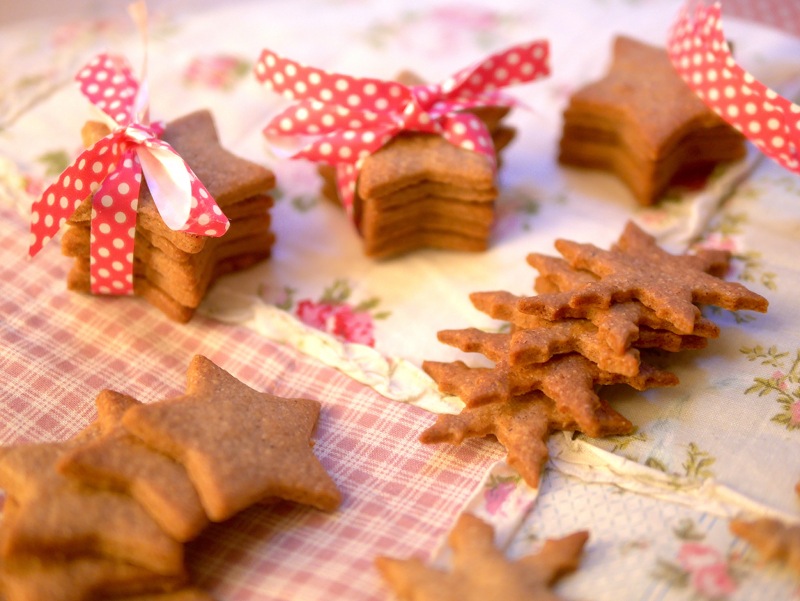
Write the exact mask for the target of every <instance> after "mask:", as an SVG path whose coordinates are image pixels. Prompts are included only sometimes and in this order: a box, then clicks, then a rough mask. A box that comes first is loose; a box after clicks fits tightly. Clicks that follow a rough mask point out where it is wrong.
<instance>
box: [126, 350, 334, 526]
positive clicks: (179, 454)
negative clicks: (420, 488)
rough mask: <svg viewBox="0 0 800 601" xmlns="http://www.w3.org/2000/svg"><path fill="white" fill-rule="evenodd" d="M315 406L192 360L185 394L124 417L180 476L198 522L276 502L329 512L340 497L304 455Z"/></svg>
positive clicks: (200, 359)
mask: <svg viewBox="0 0 800 601" xmlns="http://www.w3.org/2000/svg"><path fill="white" fill-rule="evenodd" d="M320 408H321V406H320V403H319V402H317V401H313V400H309V399H284V398H280V397H276V396H274V395H271V394H269V393H265V392H264V393H262V392H257V391H255V390H253V389H252V388H250V387H249V386H247V385H245V384H243V383H242V382H240V381H239V380H237V379H236V378H234V377H233V376H232V375H230V374H229V373H228V372H226V371H225V370H223V369H221V368H219V367H217V366H216V365H214V364H213V363H212V362H211V361H209V360H208V359H206V358H205V357H202V356H200V355H197V356H195V357H194V358H193V359H192V362H191V363H190V365H189V369H188V373H187V385H186V394H185V395H183V396H180V397H176V398H172V399H166V400H163V401H160V402H157V403H150V404H147V405H139V406H136V407H133V408H131V409H129V410H128V411H127V412H126V413H125V415H124V416H123V418H122V422H123V425H124V426H125V428H127V429H128V430H129V431H130V432H131V433H133V434H135V435H136V436H138V437H139V438H141V439H142V440H144V441H145V443H147V444H148V445H150V446H151V447H153V448H154V449H157V450H158V451H160V452H162V453H164V454H166V455H169V456H170V457H172V458H173V459H175V460H176V461H178V462H179V463H181V464H183V466H184V467H185V468H186V471H187V473H188V474H189V478H190V479H191V480H192V482H193V484H194V486H195V488H196V490H197V492H198V495H199V497H200V501H201V502H202V504H203V507H204V508H205V510H206V514H207V515H208V516H209V518H210V519H211V520H212V521H222V520H225V519H227V518H229V517H231V516H232V515H234V514H235V513H237V512H239V511H240V510H242V509H244V508H245V507H247V506H249V505H251V504H253V503H256V502H259V501H261V500H264V499H266V498H271V497H277V498H281V499H286V500H290V501H295V502H298V503H303V504H308V505H312V506H314V507H317V508H319V509H322V510H326V511H330V510H333V509H335V508H336V507H338V506H339V504H340V502H341V495H340V493H339V491H338V489H337V488H336V485H335V484H334V482H333V480H332V479H331V478H330V476H329V475H328V474H327V472H326V471H325V469H324V468H323V467H322V464H320V462H319V460H318V459H317V457H316V456H315V455H314V453H313V452H312V448H311V435H312V433H313V431H314V428H315V426H316V423H317V419H318V417H319V412H320Z"/></svg>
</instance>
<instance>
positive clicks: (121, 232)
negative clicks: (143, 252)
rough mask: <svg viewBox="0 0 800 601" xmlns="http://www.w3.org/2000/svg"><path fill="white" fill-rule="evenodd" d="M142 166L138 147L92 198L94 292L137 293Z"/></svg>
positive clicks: (128, 151)
mask: <svg viewBox="0 0 800 601" xmlns="http://www.w3.org/2000/svg"><path fill="white" fill-rule="evenodd" d="M140 170H141V167H140V165H139V159H138V157H137V156H136V151H135V150H134V149H129V150H127V151H126V152H125V154H124V157H123V161H122V162H121V165H120V167H119V169H117V170H116V171H114V173H112V174H111V175H110V176H108V178H106V180H105V181H104V182H103V183H102V185H101V186H100V188H99V189H98V190H97V192H96V193H95V195H94V197H93V198H92V222H91V234H92V242H91V247H90V259H89V277H90V282H91V291H92V294H115V295H124V294H133V268H134V254H133V251H134V240H135V238H136V215H137V209H138V206H139V188H140V185H141V184H140V182H141V176H140Z"/></svg>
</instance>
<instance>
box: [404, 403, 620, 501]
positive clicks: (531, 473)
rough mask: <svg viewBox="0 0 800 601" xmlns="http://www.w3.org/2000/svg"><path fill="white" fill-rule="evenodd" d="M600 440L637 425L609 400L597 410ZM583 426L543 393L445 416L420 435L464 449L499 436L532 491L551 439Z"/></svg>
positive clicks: (429, 441) (428, 440)
mask: <svg viewBox="0 0 800 601" xmlns="http://www.w3.org/2000/svg"><path fill="white" fill-rule="evenodd" d="M589 421H591V423H592V424H593V425H592V432H593V435H594V436H597V437H602V436H621V435H624V434H630V433H631V432H632V431H633V425H632V424H631V422H630V421H628V420H627V419H626V418H625V417H623V416H622V415H620V414H619V413H617V412H616V411H614V409H612V408H611V406H610V405H609V404H608V403H607V402H606V401H604V400H603V399H598V402H597V403H596V404H594V406H593V407H592V409H591V419H590V420H589ZM579 429H580V427H579V426H578V423H577V422H576V421H575V418H574V417H573V416H572V414H571V412H570V411H564V410H562V409H559V408H558V407H557V406H556V404H555V403H554V402H553V400H552V399H549V398H548V397H547V396H545V395H544V394H543V393H541V392H532V393H529V394H526V395H521V396H514V397H509V398H508V399H506V400H504V401H501V402H497V403H491V404H487V405H482V406H479V407H467V408H466V409H464V410H463V411H461V413H459V414H457V415H449V414H444V415H440V416H439V417H438V418H437V419H436V422H435V423H434V424H433V425H432V426H430V427H429V428H428V429H426V430H425V431H423V432H422V434H421V435H420V442H422V443H424V444H437V443H449V444H453V445H459V444H461V443H462V442H463V441H464V440H465V439H467V438H483V437H485V436H489V435H493V436H495V437H496V438H497V441H498V442H499V443H500V444H501V445H503V446H504V447H505V449H506V451H507V453H508V456H507V458H506V461H507V462H508V465H510V466H511V467H513V468H514V469H515V470H517V472H518V473H519V475H520V476H521V477H522V479H523V480H525V482H527V483H528V485H529V486H531V487H532V488H537V487H538V486H539V479H540V476H541V473H542V468H543V467H544V464H545V462H546V461H547V457H548V452H547V440H548V439H549V438H550V435H551V434H553V433H554V432H561V431H574V430H579Z"/></svg>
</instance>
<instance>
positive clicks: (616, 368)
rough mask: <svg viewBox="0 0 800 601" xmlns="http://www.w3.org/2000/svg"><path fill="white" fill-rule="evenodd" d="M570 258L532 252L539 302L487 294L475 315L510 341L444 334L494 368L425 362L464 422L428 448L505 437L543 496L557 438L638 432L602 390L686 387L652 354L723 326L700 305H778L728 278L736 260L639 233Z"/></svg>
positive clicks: (447, 419) (573, 247)
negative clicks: (680, 251)
mask: <svg viewBox="0 0 800 601" xmlns="http://www.w3.org/2000/svg"><path fill="white" fill-rule="evenodd" d="M556 248H557V249H558V250H559V252H560V253H561V254H562V256H563V259H562V258H557V257H549V256H546V255H540V254H531V255H530V256H529V257H528V262H529V263H530V264H531V265H533V266H534V267H536V268H537V269H538V271H539V277H538V278H537V280H536V290H537V292H539V294H538V295H536V296H530V297H519V296H515V295H513V294H511V293H509V292H505V291H494V292H477V293H473V294H472V295H471V297H470V298H471V300H472V302H473V305H474V306H475V307H476V308H477V309H479V310H481V311H483V312H485V313H486V314H488V315H489V316H491V317H493V318H495V319H500V320H505V321H507V322H508V327H507V328H504V329H503V330H506V329H507V330H508V331H501V332H500V333H491V332H483V331H480V330H477V329H475V328H468V329H462V330H443V331H441V332H439V340H440V341H442V342H444V343H445V344H449V345H452V346H455V347H457V348H459V349H460V350H462V351H465V352H478V353H481V354H483V355H485V356H486V357H487V358H488V359H490V360H491V361H492V362H493V363H494V366H493V367H469V366H467V365H466V364H465V363H464V362H462V361H454V362H452V363H442V362H435V361H425V362H424V363H423V368H424V369H425V371H426V372H427V373H428V374H429V375H430V376H431V377H432V378H433V379H434V380H435V381H436V383H437V384H438V386H439V390H440V391H441V392H443V393H446V394H452V395H455V396H458V397H460V398H461V400H462V401H464V403H465V405H466V407H465V409H464V410H463V411H462V412H461V414H459V415H443V416H440V417H439V419H438V420H437V422H436V423H435V424H434V425H433V426H432V427H431V428H429V429H428V430H426V431H425V432H424V433H423V434H422V436H421V440H422V441H423V442H426V443H434V442H451V443H455V444H458V443H460V442H461V441H462V440H463V439H464V438H466V437H472V436H485V435H487V434H494V435H496V437H497V438H498V440H499V441H500V442H501V443H502V444H503V445H504V446H505V447H506V449H507V450H508V462H509V464H510V465H512V466H514V467H515V468H516V469H517V470H518V471H519V472H520V475H521V476H522V477H523V478H524V479H525V480H526V481H527V482H528V483H529V484H530V485H531V486H534V487H535V486H537V484H538V481H539V476H540V472H541V468H542V465H543V463H544V461H545V460H546V458H547V447H546V440H547V438H548V436H549V435H550V433H551V432H554V431H557V430H578V431H580V432H583V433H585V434H587V435H589V436H592V437H602V436H609V435H620V434H627V433H630V431H631V430H632V428H633V426H632V424H631V423H630V421H628V420H627V419H626V418H625V417H623V416H622V415H620V414H619V413H617V412H616V411H614V410H613V409H612V408H611V407H610V406H609V405H608V403H607V402H605V401H604V400H603V399H602V398H600V396H599V395H598V392H597V390H598V388H599V387H600V386H604V385H609V384H628V385H630V386H632V387H633V388H635V389H637V390H645V389H648V388H652V387H657V386H675V385H677V384H678V378H677V377H676V376H675V375H674V374H672V373H671V372H668V371H665V370H662V369H659V368H657V367H655V366H654V365H653V364H652V363H649V362H648V360H647V357H646V353H647V352H648V349H659V350H661V351H670V352H675V351H681V350H685V349H699V348H703V347H705V346H706V344H707V340H708V339H709V338H714V337H717V336H718V335H719V328H718V327H717V326H716V325H714V324H713V323H712V322H710V321H709V320H707V319H706V318H704V317H703V316H702V315H701V314H700V309H699V307H698V305H714V306H717V307H722V308H724V309H728V310H731V311H736V310H740V309H747V310H753V311H761V312H764V311H766V310H767V301H766V300H765V299H764V298H763V297H761V296H760V295H758V294H756V293H754V292H751V291H749V290H747V289H746V288H745V287H744V286H742V285H741V284H738V283H732V282H726V281H724V280H723V279H721V277H720V276H721V275H722V274H723V273H724V272H725V270H726V269H727V265H728V260H729V255H728V253H726V252H722V251H713V250H703V251H699V252H698V253H696V254H693V255H689V254H684V255H672V254H669V253H667V252H666V251H664V250H663V249H661V248H660V247H658V245H657V244H656V241H655V239H654V238H653V237H652V236H650V235H649V234H647V233H645V232H644V231H643V230H641V229H640V228H639V227H637V226H636V225H635V224H633V223H629V224H628V226H627V227H626V229H625V231H624V232H623V234H622V235H621V236H620V238H619V240H618V242H617V243H616V244H615V245H614V246H613V248H612V249H611V250H608V251H606V250H602V249H600V248H597V247H596V246H594V245H592V244H579V243H576V242H572V241H569V240H558V241H556Z"/></svg>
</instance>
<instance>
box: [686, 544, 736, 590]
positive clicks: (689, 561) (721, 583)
mask: <svg viewBox="0 0 800 601" xmlns="http://www.w3.org/2000/svg"><path fill="white" fill-rule="evenodd" d="M678 563H679V564H680V566H681V567H682V568H683V569H684V570H686V571H687V572H688V573H689V580H690V582H691V585H692V588H693V589H694V590H695V591H696V592H697V593H698V594H700V595H701V596H702V597H703V598H705V599H724V598H726V597H728V596H729V595H730V594H732V593H734V592H735V591H736V582H735V581H734V580H733V578H732V577H731V575H730V572H729V571H728V565H727V563H726V561H725V558H724V557H723V556H722V554H721V553H720V552H719V551H717V550H716V549H714V548H713V547H710V546H708V545H704V544H701V543H696V542H689V543H684V544H683V545H682V546H681V548H680V551H678Z"/></svg>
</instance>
